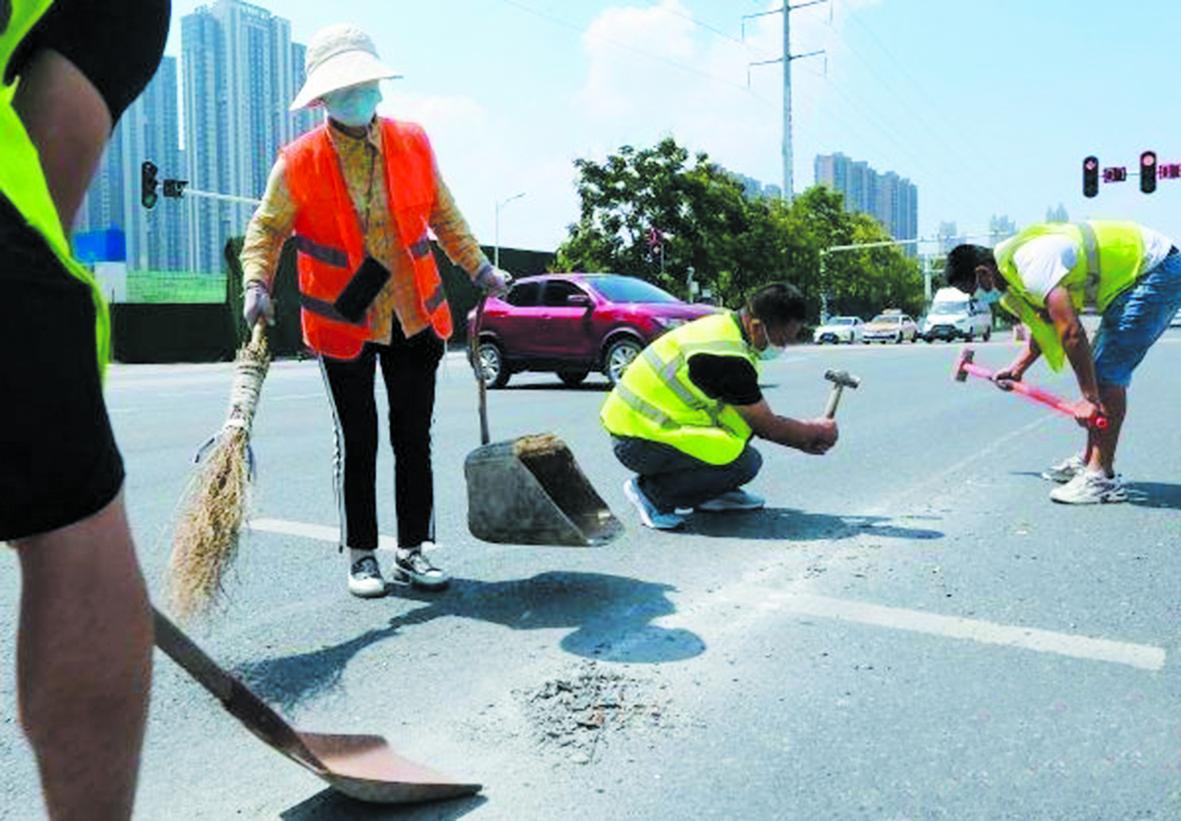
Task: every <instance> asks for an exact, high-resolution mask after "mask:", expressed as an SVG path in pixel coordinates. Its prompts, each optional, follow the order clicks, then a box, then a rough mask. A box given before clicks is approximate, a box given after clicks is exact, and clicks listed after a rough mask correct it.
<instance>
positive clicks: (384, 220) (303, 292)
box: [242, 25, 509, 598]
mask: <svg viewBox="0 0 1181 821" xmlns="http://www.w3.org/2000/svg"><path fill="white" fill-rule="evenodd" d="M395 76H398V75H395V74H394V72H392V71H391V70H390V69H388V68H387V67H386V66H385V65H384V64H383V63H382V62H381V61H380V60H379V59H378V56H377V49H376V47H375V46H374V44H373V41H372V40H371V39H370V38H369V36H368V35H367V34H365V33H364V32H363V31H361V30H360V29H358V28H356V27H355V26H349V25H335V26H329V27H328V28H325V29H322V30H321V31H319V32H317V33H316V34H315V35H314V36H313V37H312V40H311V43H309V45H308V51H307V81H306V82H305V83H304V86H303V88H302V89H300V91H299V93H298V94H297V95H296V97H295V100H294V102H292V104H291V109H292V110H293V111H294V110H297V109H300V108H303V107H305V106H323V108H324V110H325V114H326V117H325V122H324V124H323V125H321V126H320V127H319V128H316V129H314V130H312V131H310V132H308V133H307V134H305V135H303V136H302V137H300V138H299V139H297V140H296V141H295V142H293V143H292V144H290V145H288V146H286V147H284V148H283V149H282V151H281V152H280V154H279V159H278V160H277V161H276V163H275V165H274V167H273V168H272V169H271V176H270V179H269V180H268V182H267V190H266V194H265V195H264V197H263V201H262V204H261V205H259V207H258V210H257V211H256V212H255V214H254V218H253V219H252V220H251V221H250V227H249V228H248V229H247V232H246V241H245V244H244V245H243V248H242V269H243V276H244V278H245V288H246V298H245V301H244V313H245V318H246V323H247V325H253V324H254V323H255V322H257V321H258V319H259V318H260V317H266V318H267V319H270V318H271V316H272V315H273V307H272V305H271V299H270V293H271V282H272V279H273V277H274V272H275V265H276V262H277V261H278V256H279V251H280V249H281V247H282V245H283V242H284V240H286V239H287V237H288V236H290V235H292V234H294V237H295V247H296V249H297V251H298V252H299V253H298V267H299V292H300V322H301V325H302V328H303V339H304V342H305V343H306V344H307V346H308V347H309V348H311V349H312V350H314V351H315V352H316V353H317V354H318V355H319V358H320V366H321V371H322V373H323V376H324V384H325V387H326V389H327V392H328V400H329V402H330V403H331V405H332V415H333V419H334V420H335V423H336V464H335V468H336V493H337V502H338V507H339V516H340V547H341V549H342V550H344V549H345V548H347V549H348V550H349V562H348V571H349V572H348V589H349V592H350V593H352V594H353V595H354V596H359V597H362V598H376V597H379V596H383V595H385V593H386V585H385V580H384V578H383V577H382V574H381V568H380V567H379V565H378V563H377V558H376V556H375V554H374V550H375V549H376V548H377V542H378V536H377V499H376V495H375V485H376V482H377V406H376V402H375V401H374V396H373V381H374V376H375V371H376V370H377V367H378V366H380V368H381V374H382V377H383V379H384V381H385V387H386V394H387V396H388V397H389V426H390V427H389V431H390V442H391V444H392V445H393V450H394V462H395V465H394V503H395V509H396V511H397V517H398V548H397V550H396V551H395V555H394V563H393V564H394V566H393V569H392V571H391V578H392V579H393V580H394V581H395V582H398V583H410V584H414V585H415V586H418V587H423V588H427V589H432V590H437V589H440V588H442V587H444V586H445V585H446V584H447V582H448V578H449V577H448V575H447V573H446V572H445V571H443V570H442V569H441V568H439V567H437V566H435V564H434V563H433V562H432V561H431V560H430V558H428V556H427V555H426V552H425V551H426V550H427V549H429V548H430V547H431V546H433V544H434V542H435V510H434V488H433V480H432V473H431V420H432V417H433V414H434V405H435V374H436V371H437V369H438V366H439V361H440V359H441V358H442V356H443V351H444V341H445V340H446V339H447V337H449V336H450V335H451V309H450V307H449V306H448V304H447V298H446V295H445V294H444V292H443V284H442V282H441V281H440V278H439V271H438V268H437V267H436V265H435V258H434V253H433V251H432V249H431V241H430V232H431V231H433V232H434V234H435V235H436V236H437V237H438V239H439V244H440V245H441V246H442V247H443V249H444V250H445V251H446V252H447V255H448V256H449V257H450V258H451V259H452V260H454V261H455V263H456V264H457V265H459V266H460V267H461V268H463V269H464V270H465V271H466V272H467V273H468V275H469V276H470V277H471V278H472V280H473V282H474V283H475V284H476V286H477V287H479V288H482V289H483V290H484V291H486V292H489V293H503V292H504V291H505V290H507V286H508V280H509V277H508V275H507V274H505V273H504V272H503V271H499V270H497V269H495V268H493V266H492V264H491V263H490V262H489V261H488V259H487V257H485V256H484V254H483V252H482V251H481V250H480V246H479V243H477V242H476V240H475V238H474V237H473V236H472V234H471V231H470V230H468V226H467V223H466V222H465V221H464V218H463V215H462V214H461V213H460V212H459V209H458V208H457V207H456V205H455V201H454V200H453V199H452V198H451V193H450V192H449V191H448V189H447V186H446V185H445V184H444V183H443V180H442V178H441V177H440V176H439V170H438V167H437V166H436V163H435V156H434V152H433V151H432V150H431V144H430V141H429V140H428V139H427V136H426V133H425V132H424V131H423V130H422V128H421V127H419V126H417V125H415V124H413V123H408V122H403V121H395V120H391V119H387V118H385V117H379V116H377V114H376V111H377V104H378V102H379V101H380V100H381V91H380V89H379V87H378V83H379V82H380V81H381V80H383V79H386V78H391V77H395Z"/></svg>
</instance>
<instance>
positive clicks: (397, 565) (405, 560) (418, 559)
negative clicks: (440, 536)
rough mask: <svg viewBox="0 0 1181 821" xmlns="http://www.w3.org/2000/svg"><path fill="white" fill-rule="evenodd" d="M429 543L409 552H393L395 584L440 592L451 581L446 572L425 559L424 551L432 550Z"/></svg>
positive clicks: (400, 549) (400, 550)
mask: <svg viewBox="0 0 1181 821" xmlns="http://www.w3.org/2000/svg"><path fill="white" fill-rule="evenodd" d="M434 549H435V546H434V545H433V544H431V543H430V542H423V543H422V544H421V545H419V546H418V547H415V548H411V549H409V550H403V549H402V548H400V547H399V548H398V549H397V550H395V551H394V576H393V580H394V582H395V583H397V584H411V585H414V586H415V587H421V588H423V589H424V590H441V589H442V588H444V587H446V586H447V585H448V583H449V582H450V581H451V576H450V575H448V573H447V571H445V570H443V569H442V568H440V567H436V566H435V565H434V563H433V562H431V560H430V559H428V558H427V557H426V553H425V551H427V550H434Z"/></svg>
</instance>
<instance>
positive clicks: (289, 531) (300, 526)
mask: <svg viewBox="0 0 1181 821" xmlns="http://www.w3.org/2000/svg"><path fill="white" fill-rule="evenodd" d="M246 527H247V528H248V529H249V530H257V531H259V532H261V533H278V534H280V535H282V536H300V537H302V538H305V539H315V540H317V541H321V542H329V543H331V544H337V545H338V544H340V529H339V528H336V527H326V526H324V525H315V524H309V523H307V522H293V521H290V520H288V519H251V520H250V521H249V522H247V523H246ZM397 546H398V540H397V539H396V538H394V537H393V536H378V537H377V548H378V550H393V549H394V548H395V547H397Z"/></svg>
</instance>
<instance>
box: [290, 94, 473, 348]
mask: <svg viewBox="0 0 1181 821" xmlns="http://www.w3.org/2000/svg"><path fill="white" fill-rule="evenodd" d="M379 122H380V124H381V139H382V144H381V147H382V157H383V159H384V161H385V183H386V186H385V187H386V199H387V202H386V206H387V207H388V208H389V213H390V215H391V216H392V218H393V221H394V224H395V225H396V226H397V229H398V245H399V247H400V250H401V253H404V254H407V255H409V257H410V261H411V262H412V263H413V268H414V285H415V289H416V291H417V292H418V299H419V302H420V304H421V306H422V309H423V313H424V314H425V315H426V316H427V317H428V318H429V320H430V324H431V327H432V328H433V329H434V332H435V334H437V335H438V337H439V338H440V339H447V338H448V337H450V336H451V309H450V307H449V306H448V305H447V296H446V294H445V293H444V292H443V282H442V280H441V279H440V278H439V269H438V267H437V266H436V265H435V257H434V254H433V253H432V252H431V242H430V237H429V235H428V234H427V229H428V223H429V220H430V214H431V209H432V207H433V206H434V204H435V196H436V192H437V189H436V186H435V159H434V153H433V152H432V151H431V144H430V141H429V140H428V139H427V136H426V133H425V132H424V131H423V130H422V127H421V126H419V125H417V124H415V123H405V122H395V121H394V120H387V119H385V118H384V117H383V118H381V119H380V120H379ZM328 128H329V126H328V125H327V123H325V124H324V125H322V126H320V127H319V128H317V129H315V130H314V131H311V132H309V133H307V134H305V135H303V136H302V137H300V138H299V139H297V140H295V141H294V142H293V143H291V144H290V145H288V146H286V147H285V148H283V149H282V155H283V158H284V161H285V163H286V175H287V176H286V179H287V189H288V191H289V192H290V193H291V198H292V201H293V202H294V203H295V206H296V212H295V226H294V229H295V231H294V233H295V246H296V250H297V251H298V268H299V293H300V323H301V325H302V327H303V339H304V342H305V343H306V344H307V345H308V347H310V348H311V349H312V350H314V351H315V352H316V353H319V354H322V355H324V356H329V357H332V358H333V359H354V358H356V357H357V356H358V355H359V354H360V353H361V348H362V347H363V346H364V344H365V343H366V342H367V341H369V340H370V338H371V337H372V325H373V321H372V320H373V317H372V316H371V315H369V316H366V317H365V318H364V319H363V320H361V321H360V322H357V323H353V322H349V320H348V319H346V318H345V317H343V316H341V315H340V313H339V312H338V311H337V310H336V308H335V306H334V304H333V303H334V302H335V300H336V298H337V297H338V296H340V293H341V291H343V290H344V289H345V287H346V286H347V285H348V284H349V282H350V281H351V280H352V278H353V276H354V274H355V273H356V271H357V270H358V269H359V268H360V266H361V263H362V262H363V261H364V259H365V255H366V252H365V237H364V236H363V235H362V233H361V220H360V218H359V217H358V215H357V212H356V209H355V208H354V206H353V201H352V199H351V198H350V197H349V192H348V187H347V186H346V185H345V181H344V176H343V175H342V174H341V171H340V162H339V160H338V158H337V155H336V150H335V148H333V145H332V138H331V137H330V136H329V135H328ZM370 313H372V312H370Z"/></svg>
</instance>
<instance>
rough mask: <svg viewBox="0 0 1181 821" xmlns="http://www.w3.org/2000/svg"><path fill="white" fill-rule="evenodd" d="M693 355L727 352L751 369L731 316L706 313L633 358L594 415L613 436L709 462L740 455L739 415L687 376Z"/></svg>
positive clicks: (742, 428) (749, 352) (742, 423)
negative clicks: (668, 447) (660, 444)
mask: <svg viewBox="0 0 1181 821" xmlns="http://www.w3.org/2000/svg"><path fill="white" fill-rule="evenodd" d="M695 353H708V354H713V355H715V356H733V357H736V358H740V359H745V360H746V361H748V362H750V363H751V364H752V365H753V366H755V367H756V368H757V367H758V355H757V354H756V353H755V351H754V349H752V348H751V347H750V345H748V344H747V342H746V340H745V339H744V338H743V336H742V326H741V324H740V320H739V318H738V315H737V314H734V313H731V312H729V311H726V312H723V313H719V314H712V315H710V316H706V317H702V318H701V319H697V320H694V321H693V322H690V323H688V324H687V325H682V326H681V327H679V328H676V329H674V330H672V331H669V332H668V333H666V334H664V335H663V336H661V337H660V338H658V339H657V340H656V341H654V342H653V343H652V344H651V345H649V346H648V347H647V348H645V349H644V352H643V353H641V354H640V355H639V356H637V357H636V358H635V360H634V361H633V362H632V363H631V364H630V365H628V367H627V370H625V371H624V372H623V376H622V378H621V379H620V380H619V382H618V384H616V386H615V388H614V390H612V391H611V393H610V395H609V396H608V397H607V401H606V402H604V403H603V408H602V410H601V411H600V412H599V418H600V419H601V420H602V422H603V427H605V428H606V429H607V431H608V432H609V433H612V434H614V435H616V436H631V437H635V438H638V439H648V440H650V441H653V442H663V443H664V444H666V445H671V446H672V447H674V448H676V449H677V450H679V451H681V452H683V453H687V454H689V455H690V456H693V457H696V458H698V459H700V460H702V461H703V462H708V463H709V464H711V465H725V464H729V463H730V462H733V461H734V460H735V459H737V458H738V457H739V455H741V453H742V450H743V448H744V447H746V443H747V441H748V440H749V439H750V437H751V429H750V425H748V424H747V423H746V420H745V419H743V418H742V415H741V414H739V413H738V411H736V410H735V409H734V407H733V406H731V405H727V404H725V403H723V402H720V401H718V400H717V399H711V398H710V397H708V396H706V395H705V393H703V392H702V390H701V389H700V388H698V387H697V386H696V385H695V384H693V381H692V380H691V379H690V378H689V357H690V356H692V355H693V354H695Z"/></svg>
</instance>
